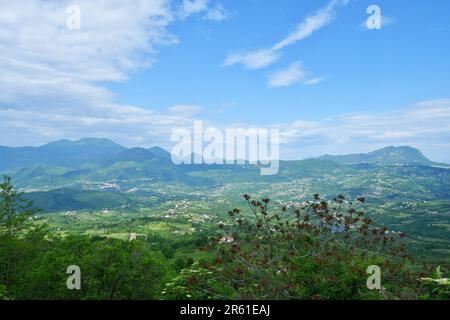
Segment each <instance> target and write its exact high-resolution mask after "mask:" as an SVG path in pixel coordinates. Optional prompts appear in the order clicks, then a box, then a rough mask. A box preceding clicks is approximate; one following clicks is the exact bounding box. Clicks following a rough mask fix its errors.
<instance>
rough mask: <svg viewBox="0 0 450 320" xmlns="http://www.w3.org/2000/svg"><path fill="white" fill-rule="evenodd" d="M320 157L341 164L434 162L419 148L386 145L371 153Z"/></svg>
mask: <svg viewBox="0 0 450 320" xmlns="http://www.w3.org/2000/svg"><path fill="white" fill-rule="evenodd" d="M319 159H323V160H329V161H333V162H336V163H339V164H356V163H395V164H423V165H431V164H433V162H432V161H431V160H429V159H428V158H426V157H425V156H424V155H423V154H422V152H421V151H420V150H418V149H415V148H412V147H409V146H404V147H392V146H391V147H386V148H382V149H379V150H375V151H372V152H369V153H359V154H348V155H336V156H333V155H324V156H322V157H319Z"/></svg>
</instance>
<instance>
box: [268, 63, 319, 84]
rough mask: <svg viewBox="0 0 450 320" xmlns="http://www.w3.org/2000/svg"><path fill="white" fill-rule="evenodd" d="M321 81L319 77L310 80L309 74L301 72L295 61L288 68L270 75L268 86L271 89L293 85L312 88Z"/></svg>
mask: <svg viewBox="0 0 450 320" xmlns="http://www.w3.org/2000/svg"><path fill="white" fill-rule="evenodd" d="M323 79H324V78H321V77H315V78H310V77H309V74H308V73H307V72H306V71H305V70H303V67H302V64H301V63H300V62H299V61H296V62H293V63H291V65H290V66H289V67H288V68H286V69H283V70H279V71H276V72H274V73H272V74H270V75H269V80H268V84H269V87H272V88H277V87H288V86H291V85H293V84H295V83H302V84H303V85H308V86H312V85H316V84H319V83H320V82H321V81H322V80H323Z"/></svg>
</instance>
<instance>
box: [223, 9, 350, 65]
mask: <svg viewBox="0 0 450 320" xmlns="http://www.w3.org/2000/svg"><path fill="white" fill-rule="evenodd" d="M348 2H349V0H332V1H331V2H329V3H328V5H327V6H326V7H324V8H321V9H319V10H318V11H316V12H315V13H313V14H312V15H310V16H308V17H306V19H305V20H303V21H302V22H301V23H300V24H299V25H298V26H297V28H296V30H294V31H293V32H292V33H291V34H289V35H288V36H287V37H286V38H284V39H283V40H281V41H279V42H278V43H276V44H275V45H273V46H272V47H271V48H266V49H259V50H255V51H246V52H243V53H233V54H230V55H228V56H227V57H226V58H225V62H224V65H225V66H231V65H235V64H242V65H244V66H245V67H246V68H247V69H260V68H264V67H267V66H269V65H270V64H272V63H274V62H275V61H277V59H278V57H279V52H278V51H280V50H281V49H283V48H285V47H287V46H289V45H292V44H294V43H296V42H298V41H300V40H303V39H305V38H307V37H309V36H311V35H312V34H313V33H314V32H315V31H317V30H319V29H321V28H323V27H324V26H326V25H327V24H329V23H330V22H331V21H333V19H334V15H335V10H336V7H338V6H344V5H347V3H348Z"/></svg>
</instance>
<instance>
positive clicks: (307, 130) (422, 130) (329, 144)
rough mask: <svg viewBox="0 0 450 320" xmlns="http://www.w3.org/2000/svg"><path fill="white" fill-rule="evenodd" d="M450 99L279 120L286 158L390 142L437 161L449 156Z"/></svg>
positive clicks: (369, 147)
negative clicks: (391, 108)
mask: <svg viewBox="0 0 450 320" xmlns="http://www.w3.org/2000/svg"><path fill="white" fill-rule="evenodd" d="M449 123H450V99H448V98H446V99H437V100H428V101H423V102H419V103H416V104H414V105H412V106H411V107H409V108H404V109H398V110H395V111H391V112H387V113H381V114H347V115H337V116H334V117H331V118H328V119H323V120H321V121H316V122H307V121H294V122H292V123H283V124H276V125H274V126H275V127H277V128H279V129H280V130H281V131H280V132H281V133H282V141H283V143H284V148H283V150H284V151H283V150H282V153H281V154H282V156H283V157H285V158H294V159H295V158H299V157H301V158H305V157H310V156H318V155H322V154H325V153H331V154H333V153H334V154H343V153H354V152H355V150H358V151H357V152H367V151H371V150H374V149H377V148H381V147H385V146H388V145H411V146H414V147H417V148H419V149H420V150H422V151H424V152H425V154H426V155H428V156H430V157H432V159H434V160H436V161H444V160H448V159H450V149H446V151H444V150H443V148H442V142H443V141H450V127H449V126H448V124H449Z"/></svg>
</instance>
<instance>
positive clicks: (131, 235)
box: [130, 232, 137, 241]
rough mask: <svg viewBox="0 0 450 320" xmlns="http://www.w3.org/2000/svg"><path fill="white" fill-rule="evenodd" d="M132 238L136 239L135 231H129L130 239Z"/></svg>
mask: <svg viewBox="0 0 450 320" xmlns="http://www.w3.org/2000/svg"><path fill="white" fill-rule="evenodd" d="M133 240H137V233H136V232H132V233H130V241H133Z"/></svg>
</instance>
